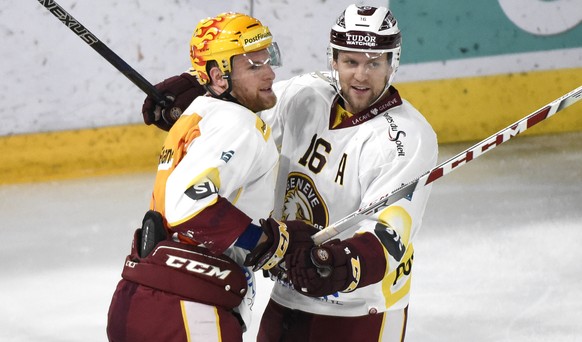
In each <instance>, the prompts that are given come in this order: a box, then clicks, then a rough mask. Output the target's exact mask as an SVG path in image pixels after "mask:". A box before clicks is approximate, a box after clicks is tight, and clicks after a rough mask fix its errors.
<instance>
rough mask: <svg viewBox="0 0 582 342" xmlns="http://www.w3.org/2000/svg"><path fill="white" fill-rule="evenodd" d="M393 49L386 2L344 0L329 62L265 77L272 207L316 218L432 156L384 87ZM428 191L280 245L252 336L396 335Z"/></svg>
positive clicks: (414, 171) (349, 206) (393, 27)
mask: <svg viewBox="0 0 582 342" xmlns="http://www.w3.org/2000/svg"><path fill="white" fill-rule="evenodd" d="M400 51H401V33H400V30H399V28H398V25H397V22H396V19H395V18H394V17H393V16H392V14H391V12H390V11H389V10H388V9H387V8H384V7H378V8H376V7H369V6H361V7H358V6H355V5H350V6H348V7H347V8H346V10H345V11H344V12H343V13H342V14H341V15H340V17H339V18H338V19H337V21H336V23H335V25H334V26H333V27H332V29H331V34H330V47H329V65H330V71H329V72H328V73H313V74H308V75H302V76H298V77H295V78H293V79H291V80H288V81H284V82H279V83H277V84H275V85H274V89H275V92H276V93H277V96H278V102H277V104H276V106H275V107H274V108H272V109H270V110H266V111H263V112H262V113H261V118H263V119H264V120H265V121H267V122H268V123H269V124H271V125H272V127H273V132H274V133H273V134H274V135H275V140H276V143H277V145H278V147H279V148H280V152H281V157H280V168H279V177H278V181H277V192H276V196H275V212H274V214H273V217H275V218H281V219H301V220H307V221H309V222H311V223H312V224H313V225H315V226H316V227H319V228H323V227H325V226H327V225H329V224H330V223H333V222H335V221H337V220H338V219H341V218H343V217H344V216H346V215H348V214H350V213H352V212H354V211H355V210H357V209H358V208H359V207H361V206H363V205H365V204H368V203H370V202H371V201H373V200H375V199H377V198H379V197H380V196H382V195H384V194H386V193H389V192H390V191H392V190H394V189H396V188H398V187H399V186H400V185H402V184H403V183H408V182H410V181H412V180H413V179H414V178H415V177H417V176H418V175H419V174H420V173H422V172H424V171H426V170H428V169H430V168H432V167H433V166H434V165H435V164H436V160H437V153H438V146H437V141H436V135H435V133H434V131H433V129H432V128H431V126H430V124H429V123H428V122H427V121H426V120H425V118H424V117H423V116H422V115H421V114H420V113H419V112H418V111H417V110H416V109H415V108H414V107H413V106H412V105H411V104H410V103H409V102H407V101H406V100H404V99H402V98H401V97H400V94H399V93H398V91H397V90H396V88H394V87H393V86H392V82H393V79H394V75H395V73H396V70H397V68H398V65H399V60H400ZM164 87H165V89H166V91H170V92H171V91H173V89H174V87H172V85H170V84H166V85H165V86H164ZM148 101H149V102H150V103H151V99H149V100H148V99H146V104H147V103H148ZM429 194H430V186H428V187H423V188H421V189H419V190H417V191H416V192H414V193H413V194H411V195H410V196H408V197H407V198H406V199H402V200H400V201H398V202H396V203H395V204H394V205H392V206H390V207H388V208H386V209H384V210H382V211H380V212H378V213H376V214H375V215H373V216H371V217H370V218H369V219H366V220H364V221H362V222H360V223H358V224H357V225H355V226H354V227H353V228H352V229H349V230H347V231H345V232H343V233H341V234H340V235H338V236H337V239H333V240H332V241H329V242H326V243H324V244H323V245H321V246H309V245H305V246H304V247H301V248H297V249H295V250H294V251H292V252H289V253H288V254H287V255H286V256H285V258H284V263H283V264H281V266H282V267H281V270H282V271H281V272H280V273H278V274H277V279H278V280H277V282H276V283H275V285H274V289H273V292H272V294H271V300H270V301H269V303H268V305H267V308H266V310H265V312H264V313H263V317H262V321H261V325H260V329H259V333H258V341H402V340H403V339H404V335H405V330H406V324H407V310H408V302H409V291H410V286H411V275H412V265H413V256H414V249H413V240H414V237H415V236H416V234H417V233H418V230H419V228H420V225H421V222H422V217H423V214H424V210H425V207H426V203H427V200H428V197H429ZM255 266H257V267H260V266H261V263H258V264H257V265H255ZM271 270H275V268H273V269H271ZM274 273H277V272H274Z"/></svg>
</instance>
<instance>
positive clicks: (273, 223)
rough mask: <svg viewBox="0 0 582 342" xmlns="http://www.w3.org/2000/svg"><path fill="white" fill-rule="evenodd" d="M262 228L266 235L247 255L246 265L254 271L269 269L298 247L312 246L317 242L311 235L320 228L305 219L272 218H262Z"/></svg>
mask: <svg viewBox="0 0 582 342" xmlns="http://www.w3.org/2000/svg"><path fill="white" fill-rule="evenodd" d="M260 223H261V229H262V230H263V233H264V234H265V236H266V239H264V241H260V242H259V243H258V244H257V246H256V247H255V248H254V249H253V250H252V251H251V252H250V253H249V254H248V255H247V257H246V260H245V262H244V264H245V266H252V267H253V271H255V272H256V271H258V270H259V269H264V270H269V269H272V268H273V267H275V266H277V265H278V264H279V262H281V261H283V258H284V257H285V254H286V253H291V252H292V251H294V250H296V249H297V248H311V247H313V246H314V245H315V244H314V243H313V240H312V239H311V235H313V234H315V233H317V232H318V231H319V230H318V229H316V228H314V227H313V226H311V225H309V224H307V223H305V222H304V221H298V220H293V221H277V220H274V219H272V218H269V219H266V220H263V219H261V220H260Z"/></svg>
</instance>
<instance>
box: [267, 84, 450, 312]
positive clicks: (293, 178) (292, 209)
mask: <svg viewBox="0 0 582 342" xmlns="http://www.w3.org/2000/svg"><path fill="white" fill-rule="evenodd" d="M325 78H326V76H324V74H308V75H302V76H297V77H294V78H292V79H290V80H288V81H283V82H278V83H276V84H275V91H276V93H277V97H278V101H277V105H276V106H275V107H274V108H273V109H271V110H268V111H265V112H263V113H261V117H262V118H263V119H264V120H265V121H266V122H267V123H269V124H270V125H271V127H272V130H273V135H274V136H275V141H276V143H277V145H278V148H280V152H281V156H280V169H279V175H278V180H277V189H276V194H275V211H274V215H273V217H275V218H281V219H290V220H291V219H303V220H307V221H309V222H311V223H312V224H314V225H315V226H316V227H318V228H324V227H326V226H328V225H329V224H331V223H333V222H335V221H337V220H339V219H341V218H343V217H344V216H346V215H348V214H350V213H352V212H354V211H355V210H357V209H358V208H359V207H361V206H363V205H365V204H368V203H370V202H372V201H373V200H375V199H377V198H379V197H380V196H382V195H385V194H387V193H389V192H391V191H392V190H394V189H396V188H398V187H399V186H401V185H402V184H403V183H407V182H410V181H412V180H414V179H415V178H417V177H418V176H420V175H421V174H422V173H424V172H425V171H427V170H428V169H430V168H432V167H434V165H435V164H436V161H437V151H438V147H437V140H436V135H435V133H434V131H433V129H432V128H431V126H430V124H429V123H428V122H427V121H426V120H425V118H424V117H423V116H422V115H421V114H420V113H419V112H418V111H417V110H416V109H415V108H414V107H413V106H412V105H411V104H410V103H408V102H407V101H405V100H402V99H401V98H400V96H399V95H398V92H397V91H396V89H394V88H391V89H390V91H391V95H390V96H389V98H388V99H386V100H382V101H379V102H378V103H376V104H374V105H373V106H371V107H370V108H369V110H367V111H365V112H361V113H357V114H355V115H349V113H347V114H348V115H346V116H345V117H343V116H342V115H343V114H346V112H345V110H342V109H341V107H340V106H339V105H338V102H337V101H338V96H337V95H336V92H335V90H334V88H333V87H332V86H331V85H330V83H329V82H327V81H326V80H325ZM338 109H339V110H338ZM429 193H430V186H427V187H423V188H421V189H419V190H417V191H416V192H415V193H414V194H413V195H412V197H411V198H406V199H401V200H400V201H398V202H396V203H395V204H393V205H392V206H390V207H388V208H386V209H384V210H382V211H380V212H378V213H377V214H375V215H374V216H373V217H371V218H369V219H366V220H364V221H362V222H360V223H359V224H357V225H356V226H354V227H353V228H352V229H349V230H347V231H345V232H343V233H342V234H340V235H339V236H338V238H340V239H346V238H350V237H352V236H353V235H354V234H355V233H356V232H358V231H368V232H372V233H374V229H375V228H376V226H377V224H378V223H380V224H381V225H382V226H381V227H382V228H383V229H385V231H386V232H387V233H388V236H390V237H391V240H392V242H386V241H385V240H384V243H383V245H384V257H385V258H386V264H387V270H386V273H385V275H384V278H383V280H382V281H381V282H379V283H375V284H372V285H369V286H366V287H362V288H358V289H356V290H355V291H353V292H350V293H336V294H334V295H330V296H326V297H323V298H312V297H307V296H304V295H302V294H300V293H299V292H297V291H294V290H293V289H292V288H290V287H289V285H288V284H286V283H284V282H281V281H278V282H277V283H276V284H275V286H274V288H273V292H272V294H271V298H272V299H273V300H275V301H276V302H277V303H279V304H281V305H284V306H286V307H289V308H292V309H299V310H302V311H306V312H311V313H315V314H322V315H332V316H361V315H366V314H369V313H376V312H384V311H386V310H391V309H394V310H396V309H402V308H403V307H405V306H407V305H408V297H409V290H410V281H411V269H412V262H413V251H414V249H413V244H412V241H413V239H414V236H415V234H416V233H417V231H418V229H419V228H420V225H421V222H422V216H423V213H424V210H425V207H426V203H427V199H428V196H429ZM376 236H377V235H376ZM378 241H380V239H378ZM379 257H382V256H379Z"/></svg>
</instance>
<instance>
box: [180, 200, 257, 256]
mask: <svg viewBox="0 0 582 342" xmlns="http://www.w3.org/2000/svg"><path fill="white" fill-rule="evenodd" d="M251 222H252V219H251V218H250V217H248V216H247V215H246V214H245V213H243V212H242V211H240V210H239V209H238V208H237V207H235V206H234V205H233V204H232V203H230V202H229V201H228V200H226V199H225V198H223V197H220V196H218V200H217V201H216V203H214V204H213V205H211V206H209V207H207V208H205V209H204V210H202V211H201V212H200V213H198V215H196V216H194V217H192V218H190V219H189V220H187V221H185V222H183V223H180V224H179V225H176V226H173V227H171V229H172V230H173V231H175V232H178V233H182V234H185V235H186V236H191V237H192V238H193V239H194V240H196V241H197V242H199V243H202V244H204V246H206V248H208V250H210V252H211V253H212V254H214V255H219V254H222V253H224V251H225V250H226V249H227V248H228V247H229V246H230V245H232V243H233V242H234V241H236V239H237V238H238V237H239V236H240V235H241V234H242V233H243V232H244V231H245V229H246V228H247V227H248V225H249V224H250V223H251Z"/></svg>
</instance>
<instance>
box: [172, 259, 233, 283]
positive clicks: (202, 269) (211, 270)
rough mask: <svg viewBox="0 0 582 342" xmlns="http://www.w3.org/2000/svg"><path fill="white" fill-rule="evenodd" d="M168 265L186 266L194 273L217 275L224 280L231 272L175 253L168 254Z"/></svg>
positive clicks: (209, 275)
mask: <svg viewBox="0 0 582 342" xmlns="http://www.w3.org/2000/svg"><path fill="white" fill-rule="evenodd" d="M166 265H168V266H170V267H174V268H185V269H186V270H188V271H190V272H193V273H198V274H203V275H205V276H208V277H216V278H218V279H222V280H224V279H226V277H228V275H229V274H230V270H226V271H223V270H221V269H220V268H218V267H216V266H212V265H208V264H205V263H203V262H200V261H196V260H190V259H186V258H180V257H177V256H174V255H168V260H166Z"/></svg>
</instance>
